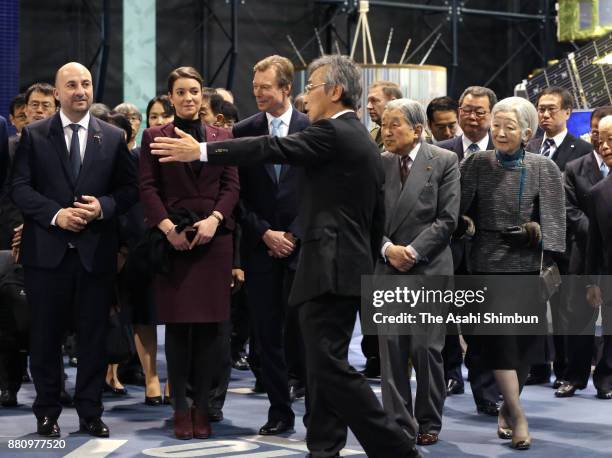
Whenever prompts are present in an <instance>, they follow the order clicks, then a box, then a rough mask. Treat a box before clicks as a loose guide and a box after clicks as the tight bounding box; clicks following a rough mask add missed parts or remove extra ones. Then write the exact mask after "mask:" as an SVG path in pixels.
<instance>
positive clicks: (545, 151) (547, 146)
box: [540, 138, 556, 157]
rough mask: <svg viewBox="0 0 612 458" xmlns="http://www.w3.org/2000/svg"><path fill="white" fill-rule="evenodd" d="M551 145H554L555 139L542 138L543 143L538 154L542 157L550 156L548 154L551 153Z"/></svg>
mask: <svg viewBox="0 0 612 458" xmlns="http://www.w3.org/2000/svg"><path fill="white" fill-rule="evenodd" d="M553 146H556V145H555V139H554V138H547V139H546V140H544V144H543V145H542V148H541V149H540V154H541V155H542V156H544V157H550V155H551V154H552V151H551V149H552V147H553Z"/></svg>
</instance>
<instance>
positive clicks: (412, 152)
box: [380, 142, 471, 262]
mask: <svg viewBox="0 0 612 458" xmlns="http://www.w3.org/2000/svg"><path fill="white" fill-rule="evenodd" d="M470 145H471V143H470ZM419 149H421V142H419V143H417V145H416V146H415V147H414V148H412V150H410V153H408V156H410V159H411V160H412V162H411V166H410V168H412V166H413V165H414V161H415V160H416V157H417V154H418V153H419ZM398 158H399V156H398ZM391 245H393V243H391V242H385V243H384V244H383V246H382V249H381V250H380V254H381V255H382V257H383V259H384V260H385V262H387V256H386V255H385V253H386V252H387V248H389V247H390V246H391ZM406 248H407V249H408V251H410V253H411V254H412V256H414V258H415V259H416V260H417V262H418V261H419V258H420V256H419V253H417V250H415V249H414V248H413V247H412V245H408V246H406Z"/></svg>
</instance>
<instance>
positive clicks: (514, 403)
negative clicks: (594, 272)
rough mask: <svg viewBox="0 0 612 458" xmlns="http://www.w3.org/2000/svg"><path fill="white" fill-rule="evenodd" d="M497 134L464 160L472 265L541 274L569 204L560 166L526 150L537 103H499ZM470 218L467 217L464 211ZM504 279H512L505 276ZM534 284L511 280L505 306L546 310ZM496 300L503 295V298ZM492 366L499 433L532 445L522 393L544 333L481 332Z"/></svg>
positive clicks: (557, 248)
mask: <svg viewBox="0 0 612 458" xmlns="http://www.w3.org/2000/svg"><path fill="white" fill-rule="evenodd" d="M492 117H493V120H492V123H491V136H492V140H493V145H494V146H495V150H493V151H482V152H479V153H475V154H473V155H472V156H470V157H468V158H467V159H465V160H464V161H463V163H462V164H461V167H460V169H461V210H460V213H461V215H466V214H467V215H470V216H471V217H472V218H473V222H474V225H475V234H474V237H473V239H472V250H471V254H470V260H469V262H470V267H471V271H472V273H474V274H481V275H491V274H492V275H500V274H505V275H538V274H539V272H540V268H541V261H542V254H543V253H544V255H546V253H548V252H563V251H564V250H565V209H564V193H563V183H562V178H561V172H560V171H559V169H558V168H557V166H556V165H555V164H554V163H553V162H552V161H551V160H550V159H547V158H545V157H543V156H540V155H537V154H532V153H528V152H525V150H524V148H523V147H524V145H525V144H526V143H527V141H528V140H529V139H530V138H531V136H532V135H533V133H534V132H535V130H536V128H537V119H538V118H537V112H536V110H535V108H534V106H533V105H532V104H531V103H530V102H529V101H527V100H525V99H523V98H520V97H509V98H506V99H504V100H501V101H500V102H498V103H497V104H496V105H495V106H494V108H493V110H492ZM464 219H465V218H464ZM504 280H505V279H504ZM530 284H531V285H535V288H529V287H523V286H520V287H519V286H518V285H517V284H515V281H513V280H512V279H508V283H507V284H504V290H505V291H506V294H505V295H502V296H501V297H500V296H496V297H497V298H498V299H500V301H501V302H503V303H504V306H506V307H516V306H518V305H519V304H520V305H525V304H527V305H528V307H529V308H532V309H533V310H534V311H535V312H536V313H537V312H539V313H538V314H539V315H540V316H543V315H544V312H545V307H546V304H545V302H544V301H543V300H541V299H540V296H539V294H538V284H537V281H536V282H530ZM496 300H497V299H496ZM478 338H479V339H482V340H483V342H482V348H483V351H484V354H483V359H484V361H485V365H486V366H488V367H489V368H491V369H493V371H494V374H495V379H496V381H497V384H498V386H499V389H500V391H501V393H502V394H503V396H504V403H503V404H502V407H501V409H500V414H499V419H498V430H497V433H498V436H499V437H500V438H502V439H512V446H513V447H514V448H517V449H521V450H525V449H528V448H529V447H530V445H531V437H530V435H529V428H528V424H527V418H526V417H525V413H524V411H523V407H522V405H521V402H520V399H519V396H520V393H521V390H522V388H523V385H524V383H525V380H526V378H527V375H528V372H529V367H530V363H532V362H534V361H537V359H538V358H539V357H540V358H541V357H542V356H541V355H542V354H543V351H544V339H545V336H543V335H495V336H478Z"/></svg>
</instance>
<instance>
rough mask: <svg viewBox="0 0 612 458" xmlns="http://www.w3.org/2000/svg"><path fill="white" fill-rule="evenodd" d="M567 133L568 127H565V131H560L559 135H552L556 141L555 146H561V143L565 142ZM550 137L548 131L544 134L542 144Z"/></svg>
mask: <svg viewBox="0 0 612 458" xmlns="http://www.w3.org/2000/svg"><path fill="white" fill-rule="evenodd" d="M566 135H567V129H564V130H563V132H559V133H558V134H557V135H555V136H554V137H552V139H553V140H554V141H555V148H559V145H560V144H561V143H563V140H565V136H566ZM548 138H549V137H548V136H547V135H546V133H545V134H544V138H543V139H542V145H543V144H544V142H545V141H546V139H548Z"/></svg>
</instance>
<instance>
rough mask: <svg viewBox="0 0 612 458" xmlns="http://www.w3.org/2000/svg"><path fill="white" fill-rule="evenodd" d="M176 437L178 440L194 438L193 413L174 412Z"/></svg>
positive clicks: (188, 411)
mask: <svg viewBox="0 0 612 458" xmlns="http://www.w3.org/2000/svg"><path fill="white" fill-rule="evenodd" d="M174 435H175V436H176V438H177V439H192V438H193V423H192V422H191V411H190V410H187V411H184V412H179V411H176V412H174Z"/></svg>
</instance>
